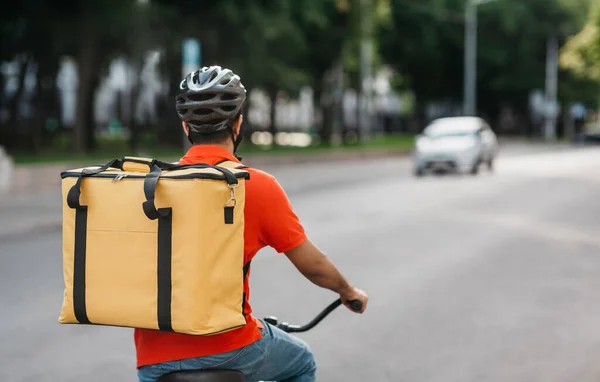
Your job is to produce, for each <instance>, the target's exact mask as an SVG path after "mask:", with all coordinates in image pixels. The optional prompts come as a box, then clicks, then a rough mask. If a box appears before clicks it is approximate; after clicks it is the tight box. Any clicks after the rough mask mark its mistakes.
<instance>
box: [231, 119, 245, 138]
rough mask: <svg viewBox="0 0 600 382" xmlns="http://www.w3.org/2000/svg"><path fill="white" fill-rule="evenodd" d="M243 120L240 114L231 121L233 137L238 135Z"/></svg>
mask: <svg viewBox="0 0 600 382" xmlns="http://www.w3.org/2000/svg"><path fill="white" fill-rule="evenodd" d="M243 120H244V116H243V115H241V114H240V116H239V117H238V118H237V119H236V120H235V122H234V123H233V135H234V136H235V137H237V136H238V135H240V129H241V128H242V122H243Z"/></svg>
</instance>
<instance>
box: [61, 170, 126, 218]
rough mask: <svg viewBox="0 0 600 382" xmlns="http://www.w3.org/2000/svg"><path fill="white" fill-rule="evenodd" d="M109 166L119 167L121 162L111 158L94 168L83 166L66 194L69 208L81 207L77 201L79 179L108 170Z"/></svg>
mask: <svg viewBox="0 0 600 382" xmlns="http://www.w3.org/2000/svg"><path fill="white" fill-rule="evenodd" d="M109 167H113V168H119V169H120V168H121V167H122V163H121V161H120V160H119V159H113V160H111V161H110V162H108V163H107V164H105V165H104V166H101V167H99V168H97V169H94V170H90V169H87V168H84V169H83V170H82V171H81V173H80V174H79V176H78V177H77V181H76V182H75V185H73V187H71V189H70V190H69V193H68V194H67V205H68V206H69V207H70V208H81V207H82V206H81V204H80V203H79V197H80V196H81V181H82V180H83V178H84V177H86V176H92V175H96V174H99V173H101V172H103V171H106V170H108V168H109Z"/></svg>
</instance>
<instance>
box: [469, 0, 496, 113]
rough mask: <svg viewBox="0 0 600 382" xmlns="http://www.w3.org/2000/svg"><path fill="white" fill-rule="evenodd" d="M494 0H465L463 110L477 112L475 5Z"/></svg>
mask: <svg viewBox="0 0 600 382" xmlns="http://www.w3.org/2000/svg"><path fill="white" fill-rule="evenodd" d="M492 1H495V0H467V4H466V6H465V64H464V90H463V97H464V100H463V112H464V114H465V115H475V114H476V113H477V6H478V5H481V4H485V3H490V2H492Z"/></svg>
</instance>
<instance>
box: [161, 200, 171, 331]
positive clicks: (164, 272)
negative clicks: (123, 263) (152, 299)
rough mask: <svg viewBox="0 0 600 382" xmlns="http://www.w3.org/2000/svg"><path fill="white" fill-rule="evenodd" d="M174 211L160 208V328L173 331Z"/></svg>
mask: <svg viewBox="0 0 600 382" xmlns="http://www.w3.org/2000/svg"><path fill="white" fill-rule="evenodd" d="M172 212H173V211H172V210H171V208H160V209H159V210H158V213H159V215H160V216H159V218H158V264H157V265H158V266H157V269H158V274H157V278H158V281H157V283H158V300H157V315H158V328H159V329H160V330H163V331H169V332H172V331H173V324H172V322H171V290H172V286H171V264H172V240H173V239H172V238H173V213H172Z"/></svg>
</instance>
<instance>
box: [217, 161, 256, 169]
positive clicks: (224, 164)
mask: <svg viewBox="0 0 600 382" xmlns="http://www.w3.org/2000/svg"><path fill="white" fill-rule="evenodd" d="M217 166H221V167H225V168H232V169H236V170H243V169H246V168H249V167H248V166H246V165H244V164H242V163H239V162H234V161H230V160H225V161H223V162H219V163H217Z"/></svg>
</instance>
